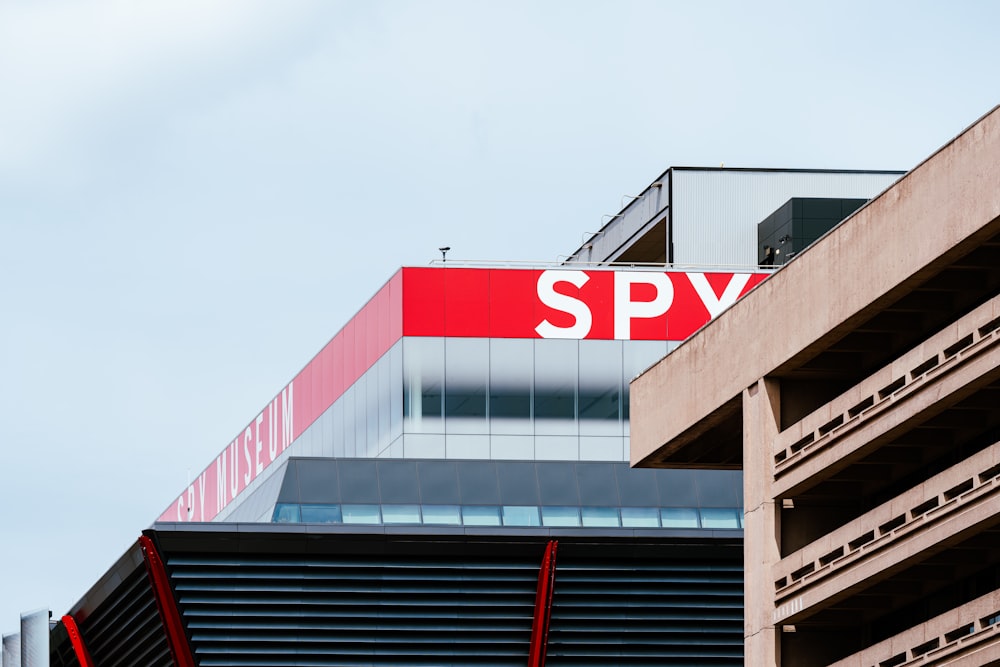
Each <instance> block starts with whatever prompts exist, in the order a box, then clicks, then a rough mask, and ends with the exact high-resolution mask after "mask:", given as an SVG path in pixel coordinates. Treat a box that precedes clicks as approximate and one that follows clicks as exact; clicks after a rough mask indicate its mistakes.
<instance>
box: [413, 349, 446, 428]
mask: <svg viewBox="0 0 1000 667" xmlns="http://www.w3.org/2000/svg"><path fill="white" fill-rule="evenodd" d="M443 414H444V339H443V338H433V337H407V338H404V339H403V430H404V431H407V432H415V433H443V432H444V422H443V421H442V419H441V418H442V416H443Z"/></svg>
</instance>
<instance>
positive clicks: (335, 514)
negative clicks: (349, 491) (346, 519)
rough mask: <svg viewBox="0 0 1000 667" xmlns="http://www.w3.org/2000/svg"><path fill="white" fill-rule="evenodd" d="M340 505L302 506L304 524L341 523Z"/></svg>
mask: <svg viewBox="0 0 1000 667" xmlns="http://www.w3.org/2000/svg"><path fill="white" fill-rule="evenodd" d="M342 520H343V517H342V515H341V513H340V505H303V506H302V521H303V522H304V523H341V521H342Z"/></svg>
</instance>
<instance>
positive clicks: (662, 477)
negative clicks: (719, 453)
mask: <svg viewBox="0 0 1000 667" xmlns="http://www.w3.org/2000/svg"><path fill="white" fill-rule="evenodd" d="M700 472H701V471H698V472H695V471H691V470H657V471H656V483H657V487H659V493H660V502H661V503H663V504H664V505H667V506H670V507H696V506H698V505H699V504H700V503H699V500H698V494H697V491H696V490H695V486H694V484H695V477H696V475H697V474H699V473H700ZM710 472H714V471H710ZM730 507H732V505H730Z"/></svg>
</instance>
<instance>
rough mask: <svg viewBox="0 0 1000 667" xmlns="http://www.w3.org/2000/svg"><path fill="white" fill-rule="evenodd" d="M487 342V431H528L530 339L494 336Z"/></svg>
mask: <svg viewBox="0 0 1000 667" xmlns="http://www.w3.org/2000/svg"><path fill="white" fill-rule="evenodd" d="M489 344H490V387H489V391H490V404H489V412H490V432H491V433H504V434H531V433H532V432H533V426H532V423H531V386H532V380H533V374H534V356H533V353H532V349H533V344H534V341H531V340H518V339H512V338H494V339H491V340H490V341H489Z"/></svg>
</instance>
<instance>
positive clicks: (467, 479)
mask: <svg viewBox="0 0 1000 667" xmlns="http://www.w3.org/2000/svg"><path fill="white" fill-rule="evenodd" d="M456 466H457V467H458V483H459V489H460V490H461V494H462V504H463V505H470V504H474V503H477V504H484V505H489V504H493V503H497V504H499V503H500V490H499V487H498V486H497V473H496V467H495V466H494V464H493V463H490V462H488V461H460V462H458V463H456Z"/></svg>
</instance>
